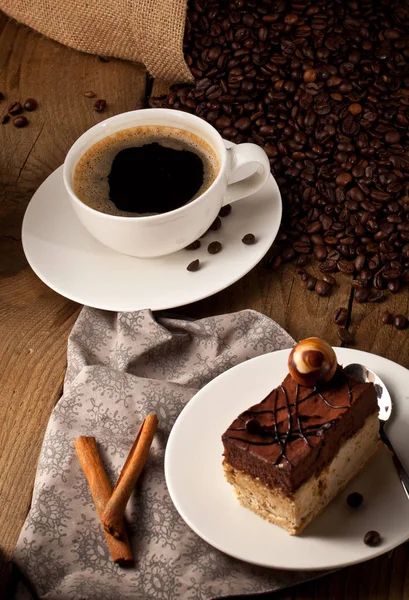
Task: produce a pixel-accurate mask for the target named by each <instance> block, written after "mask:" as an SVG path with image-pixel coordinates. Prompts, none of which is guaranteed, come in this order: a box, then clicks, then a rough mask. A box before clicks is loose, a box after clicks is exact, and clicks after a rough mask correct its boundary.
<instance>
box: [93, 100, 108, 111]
mask: <svg viewBox="0 0 409 600" xmlns="http://www.w3.org/2000/svg"><path fill="white" fill-rule="evenodd" d="M106 105H107V102H106V100H104V99H103V98H100V99H99V100H96V102H95V104H94V110H95V111H96V112H103V111H104V110H105V108H106Z"/></svg>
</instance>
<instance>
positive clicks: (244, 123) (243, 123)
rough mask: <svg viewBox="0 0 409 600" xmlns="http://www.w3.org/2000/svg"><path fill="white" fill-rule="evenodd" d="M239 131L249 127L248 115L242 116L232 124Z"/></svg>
mask: <svg viewBox="0 0 409 600" xmlns="http://www.w3.org/2000/svg"><path fill="white" fill-rule="evenodd" d="M234 125H235V127H236V128H237V129H238V130H239V131H246V130H247V129H250V127H251V121H250V119H249V118H248V117H242V118H241V119H239V120H238V121H236V123H235V124H234Z"/></svg>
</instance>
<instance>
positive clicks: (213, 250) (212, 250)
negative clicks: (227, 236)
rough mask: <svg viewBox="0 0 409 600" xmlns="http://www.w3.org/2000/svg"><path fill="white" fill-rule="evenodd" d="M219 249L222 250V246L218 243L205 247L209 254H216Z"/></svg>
mask: <svg viewBox="0 0 409 600" xmlns="http://www.w3.org/2000/svg"><path fill="white" fill-rule="evenodd" d="M221 249H222V245H221V243H220V242H211V243H210V244H209V245H208V246H207V251H208V253H209V254H218V253H219V252H220V250H221Z"/></svg>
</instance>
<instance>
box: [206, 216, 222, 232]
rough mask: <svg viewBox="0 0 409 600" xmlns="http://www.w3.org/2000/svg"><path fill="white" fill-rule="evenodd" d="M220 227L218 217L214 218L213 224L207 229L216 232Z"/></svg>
mask: <svg viewBox="0 0 409 600" xmlns="http://www.w3.org/2000/svg"><path fill="white" fill-rule="evenodd" d="M221 226H222V222H221V220H220V218H219V217H216V218H215V220H214V221H213V223H212V224H211V225H210V227H209V229H211V230H212V231H218V230H219V229H220V227H221Z"/></svg>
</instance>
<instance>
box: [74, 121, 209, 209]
mask: <svg viewBox="0 0 409 600" xmlns="http://www.w3.org/2000/svg"><path fill="white" fill-rule="evenodd" d="M218 170H219V164H218V160H217V158H216V156H215V154H214V152H213V150H212V149H211V148H210V146H208V144H207V143H206V142H204V141H203V140H201V139H200V138H198V137H197V136H195V135H193V134H191V133H189V132H185V131H182V130H180V129H175V128H172V127H160V126H146V127H135V128H132V129H127V130H124V131H120V132H118V133H116V134H114V135H111V136H109V137H107V138H105V139H104V140H102V141H101V142H98V143H97V144H95V145H94V146H92V147H91V148H90V149H89V150H88V151H87V152H86V153H85V154H84V156H83V157H82V158H81V159H80V161H79V163H78V165H77V167H76V170H75V174H74V190H75V192H76V194H77V196H78V197H79V198H80V199H81V200H82V201H83V202H84V203H85V204H87V205H88V206H90V207H92V208H94V209H96V210H99V211H101V212H105V213H108V214H113V215H120V216H138V215H146V214H161V213H165V212H168V211H170V210H175V209H176V208H179V207H181V206H183V205H184V204H186V203H187V202H189V201H190V200H193V199H194V198H196V197H198V196H199V195H201V194H202V193H203V192H204V191H205V190H206V189H207V188H208V187H209V186H210V185H211V184H212V183H213V181H214V179H215V177H216V176H217V173H218Z"/></svg>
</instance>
